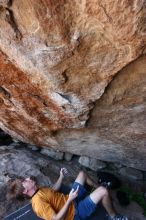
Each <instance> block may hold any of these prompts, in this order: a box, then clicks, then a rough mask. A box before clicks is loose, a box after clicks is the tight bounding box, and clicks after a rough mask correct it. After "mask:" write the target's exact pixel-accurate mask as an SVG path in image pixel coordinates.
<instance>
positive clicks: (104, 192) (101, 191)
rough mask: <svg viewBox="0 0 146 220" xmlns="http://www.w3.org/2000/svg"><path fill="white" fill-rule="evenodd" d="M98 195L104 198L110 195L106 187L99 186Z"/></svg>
mask: <svg viewBox="0 0 146 220" xmlns="http://www.w3.org/2000/svg"><path fill="white" fill-rule="evenodd" d="M97 193H100V194H101V195H102V196H106V195H108V194H109V193H108V190H107V189H106V188H105V187H104V186H99V187H98V188H97Z"/></svg>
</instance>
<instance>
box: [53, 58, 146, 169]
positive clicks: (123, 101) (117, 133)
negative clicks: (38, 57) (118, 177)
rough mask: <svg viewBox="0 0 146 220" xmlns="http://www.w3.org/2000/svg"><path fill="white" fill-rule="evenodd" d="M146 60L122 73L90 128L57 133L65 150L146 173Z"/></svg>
mask: <svg viewBox="0 0 146 220" xmlns="http://www.w3.org/2000/svg"><path fill="white" fill-rule="evenodd" d="M145 85H146V56H143V57H141V58H140V59H138V60H137V61H135V62H133V63H131V64H130V65H129V66H127V67H126V68H124V69H123V70H122V71H121V72H119V73H118V76H117V77H115V78H114V80H113V81H112V83H111V84H110V85H109V87H108V88H107V90H106V92H105V94H104V95H103V96H102V98H101V99H100V100H99V101H97V102H96V103H95V108H94V110H93V111H92V114H91V116H90V120H89V121H88V123H87V128H84V129H80V130H78V131H77V130H76V131H75V130H74V129H72V130H71V129H70V130H67V129H66V130H64V131H60V132H57V133H56V138H57V139H58V141H59V142H60V143H61V147H62V150H63V151H65V150H66V149H68V150H70V151H71V152H72V153H74V154H81V155H87V156H88V155H90V157H93V158H97V159H101V160H103V161H115V162H118V163H121V164H125V165H127V166H129V167H135V168H137V169H142V170H145V169H146V161H145V158H146V148H145V143H146V129H145V127H146V86H145Z"/></svg>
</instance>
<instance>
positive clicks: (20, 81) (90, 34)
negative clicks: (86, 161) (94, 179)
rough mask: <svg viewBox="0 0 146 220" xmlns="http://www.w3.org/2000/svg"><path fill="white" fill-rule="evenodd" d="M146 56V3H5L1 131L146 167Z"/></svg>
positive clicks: (0, 37)
mask: <svg viewBox="0 0 146 220" xmlns="http://www.w3.org/2000/svg"><path fill="white" fill-rule="evenodd" d="M145 52H146V0H141V1H138V0H132V1H127V0H123V1H121V0H117V1H114V0H103V1H102V2H101V1H100V0H94V1H78V0H67V1H48V0H43V1H41V0H38V1H29V0H25V1H23V2H21V3H20V1H19V0H13V1H9V0H2V1H0V127H1V128H2V129H3V130H4V131H5V132H6V133H9V134H10V135H11V136H12V137H13V138H15V139H18V140H21V141H23V142H27V143H30V144H32V145H33V144H35V145H38V146H46V147H52V148H54V149H56V150H60V151H64V152H65V151H67V152H70V153H74V152H76V154H78V155H85V156H86V155H91V156H93V158H95V159H102V160H105V161H115V162H120V163H123V164H125V165H127V164H129V166H131V167H136V168H138V169H142V170H145V169H146V165H145V157H146V150H145V138H146V133H145V124H146V123H145V109H146V108H145V103H146V97H145V94H146V93H145V90H146V87H145V80H146V64H145V63H146V62H145V60H146V56H145V55H143V54H145ZM136 59H137V60H136ZM135 60H136V61H135ZM129 63H131V64H130V65H129V66H127V67H126V68H124V69H123V70H121V69H122V68H123V67H125V66H126V65H128V64H129ZM119 71H120V72H119ZM87 137H88V138H87ZM69 140H71V141H69ZM139 161H140V162H139Z"/></svg>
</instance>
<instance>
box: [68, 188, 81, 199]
mask: <svg viewBox="0 0 146 220" xmlns="http://www.w3.org/2000/svg"><path fill="white" fill-rule="evenodd" d="M78 192H79V186H77V188H76V190H74V189H72V190H71V191H70V193H69V197H68V200H69V201H73V200H74V199H75V198H76V197H77V196H78Z"/></svg>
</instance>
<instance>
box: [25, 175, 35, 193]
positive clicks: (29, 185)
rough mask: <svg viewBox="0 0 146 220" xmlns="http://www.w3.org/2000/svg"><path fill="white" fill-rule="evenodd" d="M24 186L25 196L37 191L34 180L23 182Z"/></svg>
mask: <svg viewBox="0 0 146 220" xmlns="http://www.w3.org/2000/svg"><path fill="white" fill-rule="evenodd" d="M22 186H23V188H24V192H23V193H24V194H27V193H28V192H29V191H30V190H33V189H35V187H36V182H35V181H34V180H32V179H31V178H30V177H28V178H26V179H24V180H23V182H22Z"/></svg>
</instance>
